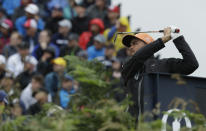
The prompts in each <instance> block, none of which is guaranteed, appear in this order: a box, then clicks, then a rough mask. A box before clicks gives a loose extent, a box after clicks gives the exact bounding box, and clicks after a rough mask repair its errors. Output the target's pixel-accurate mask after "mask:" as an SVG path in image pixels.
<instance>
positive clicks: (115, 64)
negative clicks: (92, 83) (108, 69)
mask: <svg viewBox="0 0 206 131" xmlns="http://www.w3.org/2000/svg"><path fill="white" fill-rule="evenodd" d="M112 78H114V79H120V78H121V62H120V61H119V60H118V59H113V60H112Z"/></svg>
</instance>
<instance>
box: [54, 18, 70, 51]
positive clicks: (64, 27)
mask: <svg viewBox="0 0 206 131" xmlns="http://www.w3.org/2000/svg"><path fill="white" fill-rule="evenodd" d="M58 25H59V28H58V33H56V34H54V35H53V37H52V42H53V43H54V44H56V45H57V46H58V47H59V48H60V47H61V46H62V45H66V44H67V43H68V39H67V37H68V35H69V33H70V30H71V29H72V24H71V22H70V21H69V20H66V19H64V20H61V21H59V23H58Z"/></svg>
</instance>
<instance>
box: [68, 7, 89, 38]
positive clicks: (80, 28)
mask: <svg viewBox="0 0 206 131" xmlns="http://www.w3.org/2000/svg"><path fill="white" fill-rule="evenodd" d="M75 9H76V12H77V16H76V17H74V18H73V19H72V26H73V28H72V32H74V33H77V34H78V35H80V34H81V33H83V32H84V31H87V30H88V29H89V28H88V25H89V21H90V19H89V17H88V16H86V15H85V11H86V8H85V7H84V6H83V5H77V6H76V7H75Z"/></svg>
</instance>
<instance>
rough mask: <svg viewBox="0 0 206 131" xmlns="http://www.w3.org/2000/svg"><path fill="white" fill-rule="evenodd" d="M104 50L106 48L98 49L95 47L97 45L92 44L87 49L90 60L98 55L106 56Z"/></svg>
mask: <svg viewBox="0 0 206 131" xmlns="http://www.w3.org/2000/svg"><path fill="white" fill-rule="evenodd" d="M104 50H105V48H102V49H101V50H97V49H96V48H95V46H90V47H89V48H88V49H87V53H88V60H93V59H94V58H96V57H98V56H104Z"/></svg>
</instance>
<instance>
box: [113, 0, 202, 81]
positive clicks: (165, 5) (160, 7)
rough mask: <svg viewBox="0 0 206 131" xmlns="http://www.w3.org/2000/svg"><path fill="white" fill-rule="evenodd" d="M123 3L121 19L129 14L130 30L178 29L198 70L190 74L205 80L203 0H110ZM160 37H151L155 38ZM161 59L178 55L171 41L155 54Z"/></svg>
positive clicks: (178, 56)
mask: <svg viewBox="0 0 206 131" xmlns="http://www.w3.org/2000/svg"><path fill="white" fill-rule="evenodd" d="M112 1H113V4H116V3H122V12H121V13H122V16H126V15H131V27H132V29H133V30H135V29H136V28H137V27H141V29H142V31H146V30H160V29H163V28H164V27H166V26H169V25H175V26H178V27H179V28H180V30H181V33H182V34H183V35H184V36H185V38H186V40H187V42H188V43H189V45H190V47H191V48H192V50H193V52H194V54H195V55H196V57H197V59H198V61H199V64H200V67H199V69H198V70H196V71H195V72H194V73H193V74H192V75H193V76H200V77H206V58H205V57H206V8H205V6H206V0H112ZM160 36H161V34H158V35H157V34H155V35H154V34H153V37H154V38H158V37H160ZM158 53H159V54H161V58H168V57H177V58H181V55H180V54H179V52H178V51H177V49H176V48H175V46H174V44H173V43H172V42H169V43H167V44H166V48H164V49H163V50H161V51H160V52H158Z"/></svg>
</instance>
